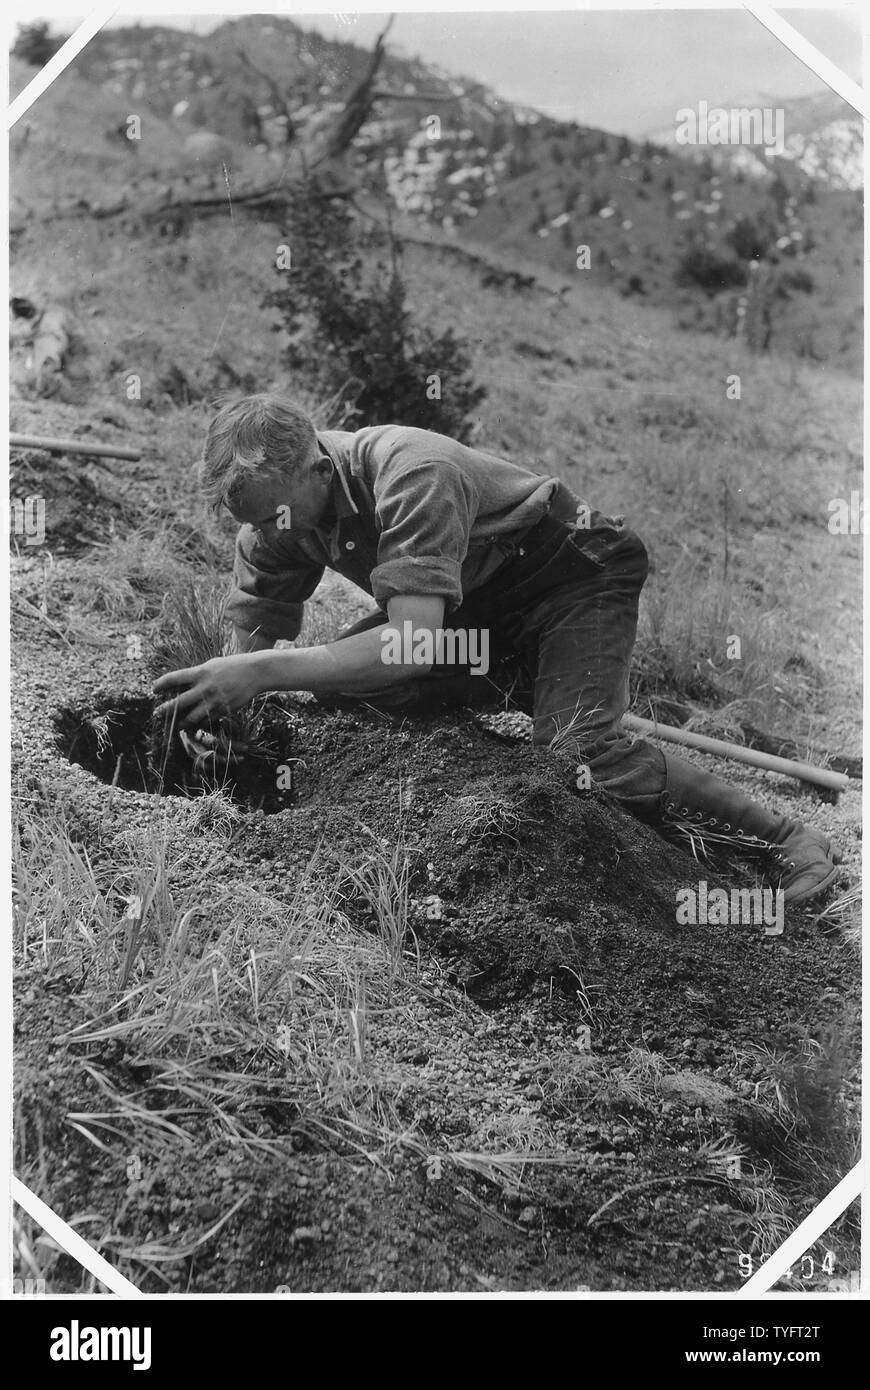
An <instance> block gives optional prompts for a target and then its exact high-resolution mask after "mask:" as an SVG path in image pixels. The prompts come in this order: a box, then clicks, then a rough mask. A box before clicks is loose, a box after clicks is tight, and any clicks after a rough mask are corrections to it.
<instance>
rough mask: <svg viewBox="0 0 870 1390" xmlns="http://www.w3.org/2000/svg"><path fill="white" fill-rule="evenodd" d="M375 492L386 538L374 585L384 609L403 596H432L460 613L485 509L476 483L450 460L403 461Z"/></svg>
mask: <svg viewBox="0 0 870 1390" xmlns="http://www.w3.org/2000/svg"><path fill="white" fill-rule="evenodd" d="M374 491H375V507H376V514H377V519H378V525H379V530H380V538H379V541H378V563H377V565H376V566H375V568H374V569H373V570H372V573H371V584H372V593H373V595H374V597H375V599H376V600H377V602H378V604H379V605H380V607H381V608H384V607H386V604H387V601H388V600H389V599H391V598H394V597H395V596H396V595H398V594H431V595H436V596H438V595H440V596H442V597H443V598H444V600H445V603H446V608H447V611H448V612H451V611H452V610H453V609H454V608H458V607H459V605H460V603H461V602H462V578H461V572H462V562H463V560H464V559H465V557H466V555H467V553H468V542H469V537H470V534H471V527H472V525H473V523H474V519H475V517H476V516H477V511H478V506H479V501H478V496H477V490H476V488H475V486H474V483H473V482H472V481H471V479H470V478H469V477H468V476H467V474H465V473H464V472H463V471H462V469H460V468H458V467H457V466H456V465H455V464H453V463H448V462H445V461H444V460H435V459H433V460H425V461H415V462H411V463H405V464H404V465H403V464H402V463H401V462H400V461H398V460H397V461H394V462H392V463H390V464H389V465H387V466H386V467H385V468H383V469H382V470H381V473H380V474H379V476H378V478H377V481H376V483H375V490H374Z"/></svg>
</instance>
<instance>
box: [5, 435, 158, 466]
mask: <svg viewBox="0 0 870 1390" xmlns="http://www.w3.org/2000/svg"><path fill="white" fill-rule="evenodd" d="M9 443H10V444H11V445H13V446H15V447H17V448H19V449H47V450H48V452H49V453H52V454H90V455H91V456H92V457H93V458H102V459H132V461H133V462H134V463H135V462H136V460H137V459H140V458H141V457H142V451H141V449H122V448H121V446H120V445H119V444H86V443H84V442H83V441H82V440H81V439H53V438H51V437H50V436H49V435H40V434H10V436H9Z"/></svg>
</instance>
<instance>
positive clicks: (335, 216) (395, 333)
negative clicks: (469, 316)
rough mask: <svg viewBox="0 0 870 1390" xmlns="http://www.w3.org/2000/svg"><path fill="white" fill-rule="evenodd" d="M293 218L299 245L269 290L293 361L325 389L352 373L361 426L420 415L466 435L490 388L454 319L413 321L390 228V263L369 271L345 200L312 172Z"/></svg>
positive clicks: (349, 379)
mask: <svg viewBox="0 0 870 1390" xmlns="http://www.w3.org/2000/svg"><path fill="white" fill-rule="evenodd" d="M289 218H290V228H289V230H290V233H291V244H292V245H293V247H294V248H296V250H297V251H298V254H297V255H294V257H293V269H292V271H290V272H287V271H279V274H280V276H281V284H280V287H279V288H278V289H277V290H275V291H273V292H270V293H269V294H268V295H267V298H266V303H267V304H268V305H269V306H270V307H274V308H277V309H278V310H279V312H280V313H281V315H282V317H283V320H284V327H285V329H286V331H287V333H288V335H289V339H290V343H289V346H288V348H287V351H286V354H285V360H286V364H287V366H288V367H289V368H291V370H292V371H293V372H294V374H296V375H299V374H300V373H305V374H307V375H308V378H309V384H310V385H311V387H312V389H314V390H315V391H318V392H320V393H323V394H327V393H329V394H334V393H335V392H337V391H343V390H345V389H346V388H347V387H348V383H352V389H353V391H354V392H355V397H354V404H355V407H356V410H357V414H358V420H357V423H358V425H359V426H363V425H376V424H377V425H380V424H388V423H396V424H405V425H415V426H417V427H419V428H421V429H431V430H436V431H438V432H440V433H443V434H449V435H452V436H453V437H454V438H455V439H458V440H460V441H465V440H467V439H468V438H469V437H470V433H471V429H472V427H473V424H474V419H473V415H472V412H473V411H474V410H475V409H476V407H477V406H478V405H479V404H480V402H481V401H482V400H483V398H484V397H485V395H486V391H485V390H484V389H483V388H482V387H480V386H477V385H475V383H474V381H473V378H472V375H471V358H470V355H469V353H468V350H467V349H466V347H465V345H464V344H463V343H462V342H461V341H460V339H459V338H457V337H456V336H455V334H454V333H453V331H452V330H451V329H448V330H447V331H446V332H445V333H442V334H439V335H436V334H435V333H433V332H432V330H430V329H429V328H427V327H418V326H416V325H414V324H413V323H412V321H411V316H410V312H409V310H408V308H407V305H406V296H405V284H404V281H403V279H402V276H401V274H400V271H399V265H398V251H399V246H398V243H397V241H396V240H395V238H394V237H393V235H392V232H390V233H389V236H388V246H389V253H390V261H391V264H390V268H389V269H388V270H387V269H386V268H384V267H379V268H378V271H377V272H373V271H371V270H369V271H366V269H365V267H364V264H363V260H362V257H361V255H360V252H359V248H360V244H361V239H360V233H359V229H358V227H357V225H356V223H355V222H354V220H353V218H352V216H351V213H350V211H349V209H348V208H347V207H346V206H344V205H343V204H341V203H336V202H335V201H334V200H330V199H328V198H326V197H325V196H324V195H323V194H322V193H321V192H320V191H319V190H318V188H317V185H316V184H315V183H314V182H311V183H310V184H309V185H307V186H306V187H305V188H304V189H300V190H298V191H297V196H296V197H295V198H294V200H293V203H292V204H291V205H290V209H289Z"/></svg>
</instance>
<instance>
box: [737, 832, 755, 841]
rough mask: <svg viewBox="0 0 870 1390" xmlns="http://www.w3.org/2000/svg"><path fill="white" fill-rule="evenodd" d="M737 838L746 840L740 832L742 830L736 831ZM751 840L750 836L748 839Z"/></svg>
mask: <svg viewBox="0 0 870 1390" xmlns="http://www.w3.org/2000/svg"><path fill="white" fill-rule="evenodd" d="M737 838H738V840H745V839H746V836H745V835H744V834H743V831H742V830H738V831H737ZM751 838H752V837H751V836H750V839H751Z"/></svg>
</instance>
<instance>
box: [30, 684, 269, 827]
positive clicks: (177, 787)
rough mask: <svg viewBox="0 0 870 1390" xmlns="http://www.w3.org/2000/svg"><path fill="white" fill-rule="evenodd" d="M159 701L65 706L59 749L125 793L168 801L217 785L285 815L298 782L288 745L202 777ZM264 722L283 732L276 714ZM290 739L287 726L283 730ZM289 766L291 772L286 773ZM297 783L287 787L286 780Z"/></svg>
mask: <svg viewBox="0 0 870 1390" xmlns="http://www.w3.org/2000/svg"><path fill="white" fill-rule="evenodd" d="M153 716H154V701H153V700H152V699H151V698H149V697H148V696H139V697H131V696H121V697H119V698H118V699H115V700H102V701H99V702H97V703H96V704H95V705H93V706H92V707H91V708H89V709H79V708H64V709H61V710H60V711H58V713H57V714H56V715H55V716H54V725H55V729H56V730H57V745H58V748H59V750H60V751H61V752H62V753H63V754H64V756H65V757H67V758H68V759H69V761H70V762H72V763H76V764H77V765H78V766H79V767H83V768H85V769H86V770H87V771H88V772H92V773H93V774H94V776H95V777H98V778H99V779H100V781H101V782H108V783H109V784H110V785H111V784H114V785H116V786H119V787H122V788H123V789H124V790H125V791H137V792H152V793H156V794H157V795H160V796H189V797H200V796H202V794H203V792H208V791H211V790H214V788H215V786H217V787H219V788H220V790H221V791H222V792H223V793H224V794H225V795H226V796H227V797H228V799H229V800H231V801H233V802H235V803H236V804H237V805H239V806H243V807H244V808H245V809H246V810H263V811H265V812H266V814H267V815H271V814H274V813H275V812H277V811H283V810H285V809H286V808H287V807H288V806H290V805H292V804H293V802H294V800H295V798H296V788H295V779H293V778H292V777H290V776H288V775H287V770H286V769H287V768H288V767H291V766H292V764H291V761H290V754H289V752H288V753H287V754H286V762H285V761H282V759H284V757H285V755H284V754H283V753H282V748H281V743H280V742H278V743H272V742H271V741H270V742H268V743H264V744H263V745H262V747H261V748H260V749H259V750H258V751H259V752H260V756H254V755H251V756H246V757H244V758H243V759H242V760H241V761H240V762H239V763H238V764H233V765H232V766H231V767H229V768H227V769H226V771H224V770H223V769H222V768H221V769H219V770H218V772H217V775H216V777H210V776H208V775H205V776H202V775H200V774H199V773H197V771H196V770H195V768H194V765H193V762H192V760H191V758H190V757H189V756H188V755H187V753H186V752H185V750H184V748H183V746H182V742H181V739H180V737H179V734H178V731H177V729H176V731H175V732H174V733H173V735H172V737H171V739H169V740H167V739H166V730H165V726H164V723H163V721H162V720H161V721H159V723H155V720H154V717H153ZM259 722H260V723H261V724H262V725H263V726H264V732H265V733H266V734H268V733H269V732H272V731H273V728H274V732H276V733H277V732H278V729H277V728H276V727H275V726H276V725H277V723H278V721H277V720H270V718H269V712H268V711H266V712H264V714H263V715H261V716H260V719H259ZM280 734H281V735H282V740H283V742H285V743H286V741H287V728H286V726H284V725H282V726H281V728H280ZM282 768H283V769H284V772H283V773H282V771H281V770H282ZM282 782H283V783H285V784H286V783H290V784H291V785H284V786H281V785H279V783H282Z"/></svg>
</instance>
